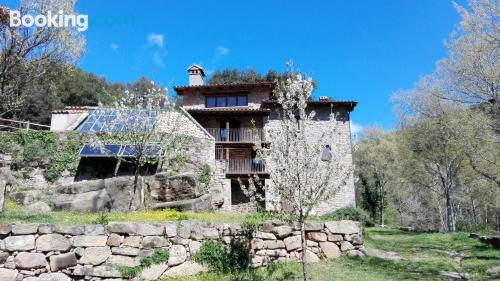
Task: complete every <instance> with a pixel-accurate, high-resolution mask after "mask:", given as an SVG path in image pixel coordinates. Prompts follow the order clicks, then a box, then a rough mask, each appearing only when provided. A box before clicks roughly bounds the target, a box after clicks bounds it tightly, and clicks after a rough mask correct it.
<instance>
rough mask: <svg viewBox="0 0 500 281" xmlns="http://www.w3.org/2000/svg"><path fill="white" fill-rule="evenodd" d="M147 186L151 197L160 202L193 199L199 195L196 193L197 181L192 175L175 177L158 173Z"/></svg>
mask: <svg viewBox="0 0 500 281" xmlns="http://www.w3.org/2000/svg"><path fill="white" fill-rule="evenodd" d="M149 184H150V189H151V196H152V197H153V198H154V199H155V200H158V201H162V202H172V201H177V200H185V199H193V198H196V197H198V196H200V195H201V194H197V192H196V190H197V180H196V176H195V175H193V174H192V173H189V174H188V173H186V174H179V175H176V176H170V175H167V174H166V173H158V174H156V175H155V176H154V180H153V181H151V182H150V183H149Z"/></svg>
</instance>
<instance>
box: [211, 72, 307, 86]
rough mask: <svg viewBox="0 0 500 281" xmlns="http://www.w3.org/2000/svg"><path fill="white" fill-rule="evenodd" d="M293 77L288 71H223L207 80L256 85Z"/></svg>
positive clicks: (216, 82)
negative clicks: (264, 72) (261, 72)
mask: <svg viewBox="0 0 500 281" xmlns="http://www.w3.org/2000/svg"><path fill="white" fill-rule="evenodd" d="M292 75H293V73H292V72H290V71H284V72H283V73H279V72H277V71H275V70H272V69H270V70H268V71H267V73H266V74H260V73H259V72H257V71H255V70H254V69H251V68H249V69H246V70H239V69H224V70H220V71H215V72H214V73H213V74H212V75H211V76H210V79H208V84H235V83H258V82H276V81H286V80H287V79H288V78H290V77H291V76H292ZM312 83H313V88H316V81H314V80H312Z"/></svg>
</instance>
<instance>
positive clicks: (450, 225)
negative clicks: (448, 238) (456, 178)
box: [445, 187, 455, 232]
mask: <svg viewBox="0 0 500 281" xmlns="http://www.w3.org/2000/svg"><path fill="white" fill-rule="evenodd" d="M445 201H446V224H447V231H448V232H455V223H454V210H453V204H452V202H451V194H450V190H449V187H448V188H446V191H445Z"/></svg>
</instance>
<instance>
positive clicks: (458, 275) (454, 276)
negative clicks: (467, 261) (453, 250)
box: [439, 271, 469, 280]
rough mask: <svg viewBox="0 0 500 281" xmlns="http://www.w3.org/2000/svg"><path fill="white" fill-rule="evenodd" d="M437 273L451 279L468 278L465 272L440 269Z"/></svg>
mask: <svg viewBox="0 0 500 281" xmlns="http://www.w3.org/2000/svg"><path fill="white" fill-rule="evenodd" d="M439 275H441V276H443V277H447V278H451V279H458V280H469V274H467V273H460V272H448V271H440V272H439Z"/></svg>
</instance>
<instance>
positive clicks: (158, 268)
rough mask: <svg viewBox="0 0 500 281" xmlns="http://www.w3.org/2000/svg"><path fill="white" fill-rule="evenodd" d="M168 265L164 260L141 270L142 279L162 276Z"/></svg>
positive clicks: (147, 280)
mask: <svg viewBox="0 0 500 281" xmlns="http://www.w3.org/2000/svg"><path fill="white" fill-rule="evenodd" d="M167 268H168V265H167V264H166V263H164V262H162V263H159V264H154V265H152V266H150V267H148V268H145V269H143V270H142V272H141V279H142V280H146V281H149V280H156V279H158V278H160V277H161V275H162V274H163V273H164V272H165V271H166V270H167Z"/></svg>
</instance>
